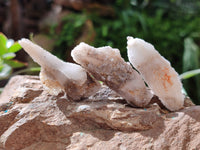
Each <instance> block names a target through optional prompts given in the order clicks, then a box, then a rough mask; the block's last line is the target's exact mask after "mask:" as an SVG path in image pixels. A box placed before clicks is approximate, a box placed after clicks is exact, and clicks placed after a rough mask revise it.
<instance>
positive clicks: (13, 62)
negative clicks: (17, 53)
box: [4, 60, 27, 68]
mask: <svg viewBox="0 0 200 150" xmlns="http://www.w3.org/2000/svg"><path fill="white" fill-rule="evenodd" d="M4 62H5V63H6V64H8V65H9V66H11V67H12V68H21V67H24V66H26V65H27V64H26V63H23V62H19V61H17V60H5V61H4Z"/></svg>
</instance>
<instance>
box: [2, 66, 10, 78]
mask: <svg viewBox="0 0 200 150" xmlns="http://www.w3.org/2000/svg"><path fill="white" fill-rule="evenodd" d="M11 72H12V68H11V67H10V66H9V65H7V64H4V66H3V69H2V70H1V71H0V80H3V79H6V78H8V77H9V76H10V74H11Z"/></svg>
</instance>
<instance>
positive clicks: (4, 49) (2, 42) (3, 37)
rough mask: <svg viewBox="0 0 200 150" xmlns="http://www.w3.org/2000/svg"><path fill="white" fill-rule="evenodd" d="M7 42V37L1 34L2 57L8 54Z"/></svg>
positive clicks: (0, 52) (0, 48)
mask: <svg viewBox="0 0 200 150" xmlns="http://www.w3.org/2000/svg"><path fill="white" fill-rule="evenodd" d="M6 42H7V38H6V36H5V35H4V34H3V33H0V55H3V54H5V53H6V52H7V48H6Z"/></svg>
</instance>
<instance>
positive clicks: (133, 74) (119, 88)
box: [71, 43, 152, 107]
mask: <svg viewBox="0 0 200 150" xmlns="http://www.w3.org/2000/svg"><path fill="white" fill-rule="evenodd" d="M71 54H72V57H73V59H74V61H75V62H77V63H78V64H80V65H81V66H82V67H84V68H85V69H86V70H88V71H89V72H90V73H91V74H92V75H93V76H94V78H96V79H97V80H100V81H103V82H104V83H105V84H106V85H107V86H109V87H110V88H111V89H113V90H114V91H116V92H117V93H118V94H119V95H120V96H122V97H123V98H124V99H126V101H127V102H128V103H129V104H132V105H136V106H139V107H144V106H146V105H147V104H148V103H149V102H150V100H151V98H152V93H151V91H150V90H148V89H147V87H146V86H145V83H144V81H143V79H142V77H141V76H140V75H139V73H138V72H137V71H135V70H134V69H133V68H132V67H131V65H130V64H128V63H127V62H125V61H124V60H123V58H122V57H121V55H120V52H119V50H118V49H114V48H111V47H109V46H106V47H100V48H94V47H92V46H89V45H88V44H85V43H80V44H79V45H78V46H76V47H75V48H74V49H73V50H72V53H71Z"/></svg>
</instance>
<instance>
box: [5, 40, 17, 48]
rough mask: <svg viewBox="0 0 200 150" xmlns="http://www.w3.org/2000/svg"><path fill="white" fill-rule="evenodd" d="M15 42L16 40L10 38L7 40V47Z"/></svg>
mask: <svg viewBox="0 0 200 150" xmlns="http://www.w3.org/2000/svg"><path fill="white" fill-rule="evenodd" d="M14 42H15V41H14V40H13V39H8V40H7V42H6V47H7V48H10V47H11V46H12V45H13V44H14Z"/></svg>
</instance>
